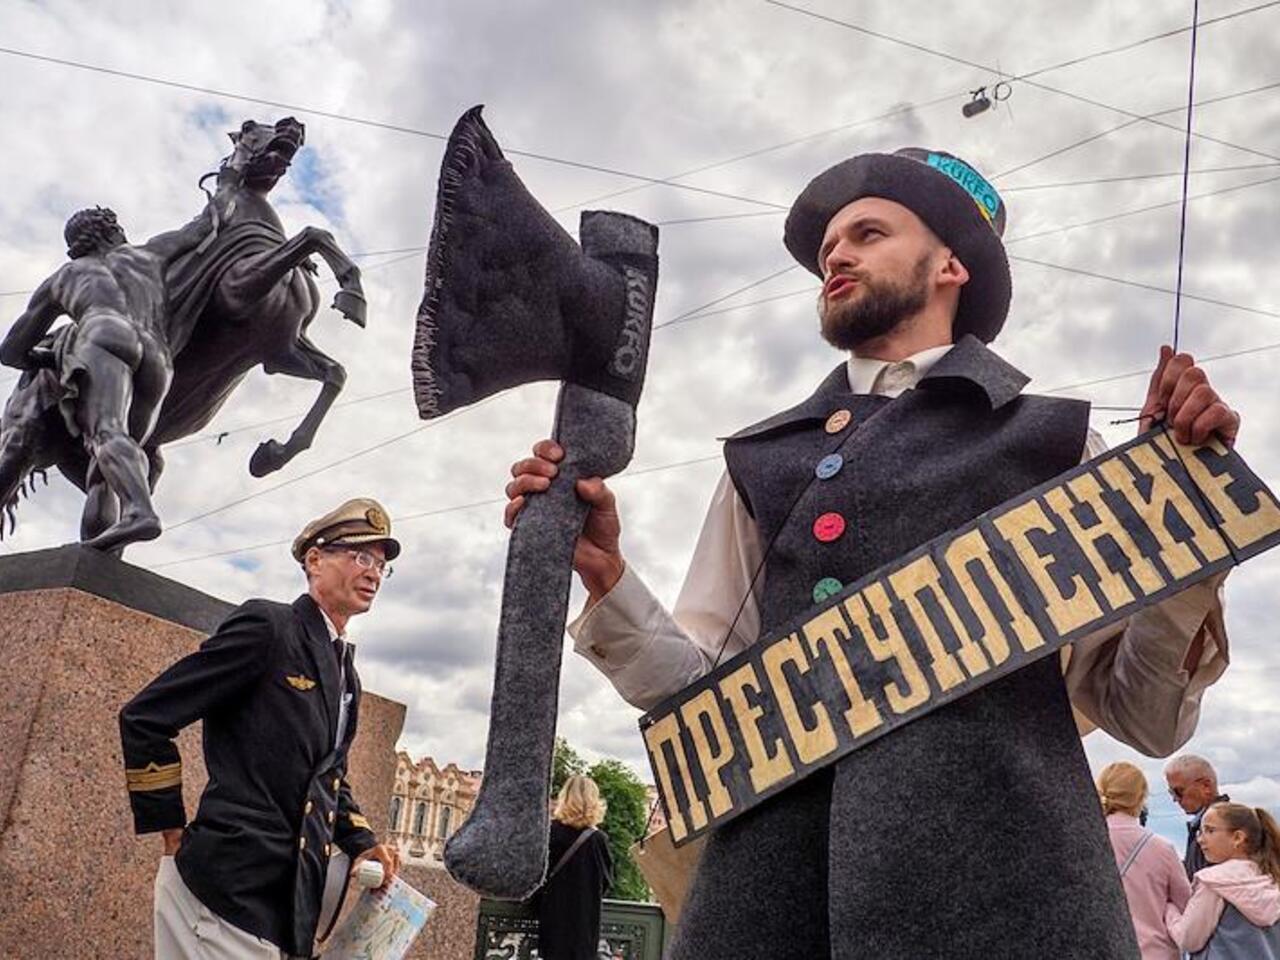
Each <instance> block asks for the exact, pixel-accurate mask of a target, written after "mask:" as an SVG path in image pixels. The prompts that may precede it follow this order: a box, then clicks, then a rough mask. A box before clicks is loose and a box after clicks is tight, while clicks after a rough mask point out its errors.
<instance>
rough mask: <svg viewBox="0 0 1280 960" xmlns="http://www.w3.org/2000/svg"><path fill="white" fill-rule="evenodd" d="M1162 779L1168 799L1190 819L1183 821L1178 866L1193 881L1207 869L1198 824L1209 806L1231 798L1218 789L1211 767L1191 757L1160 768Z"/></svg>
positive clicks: (1215, 774)
mask: <svg viewBox="0 0 1280 960" xmlns="http://www.w3.org/2000/svg"><path fill="white" fill-rule="evenodd" d="M1164 779H1165V783H1166V784H1167V785H1168V787H1169V796H1170V797H1172V798H1173V801H1174V803H1176V804H1177V805H1178V806H1180V807H1181V808H1182V810H1183V812H1184V813H1187V814H1189V815H1190V817H1191V819H1190V820H1188V821H1187V852H1186V854H1185V855H1184V856H1183V858H1182V862H1183V865H1184V866H1185V867H1186V869H1187V878H1188V879H1190V880H1194V879H1195V877H1196V874H1197V873H1199V872H1200V871H1201V870H1203V869H1204V868H1205V867H1207V866H1208V865H1209V861H1208V860H1206V859H1205V856H1204V850H1203V849H1201V847H1200V821H1201V820H1203V819H1204V814H1205V811H1206V810H1208V809H1209V808H1210V807H1211V806H1213V804H1215V803H1226V802H1228V801H1229V800H1230V799H1231V798H1230V797H1229V796H1227V795H1226V794H1225V793H1223V792H1221V791H1220V790H1219V789H1218V771H1216V770H1214V769H1213V764H1211V763H1210V762H1209V761H1208V760H1206V759H1205V758H1204V757H1197V756H1196V755H1195V754H1192V753H1183V754H1180V755H1179V756H1176V757H1174V758H1173V759H1172V760H1170V761H1169V763H1168V764H1167V765H1166V766H1165V768H1164Z"/></svg>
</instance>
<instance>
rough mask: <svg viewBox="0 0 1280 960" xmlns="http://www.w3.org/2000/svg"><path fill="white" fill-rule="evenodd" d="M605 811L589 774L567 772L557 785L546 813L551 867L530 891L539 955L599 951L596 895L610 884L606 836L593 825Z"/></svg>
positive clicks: (571, 958) (574, 956) (579, 956)
mask: <svg viewBox="0 0 1280 960" xmlns="http://www.w3.org/2000/svg"><path fill="white" fill-rule="evenodd" d="M604 812H605V802H604V800H603V799H602V798H601V797H600V788H599V787H597V786H596V782H595V781H594V780H592V779H591V778H590V777H570V778H569V779H568V780H566V781H565V783H564V786H563V787H561V788H560V796H559V798H558V799H557V800H556V807H555V812H554V813H553V814H552V819H551V844H550V847H551V852H550V854H549V856H548V858H547V862H548V863H549V864H550V865H551V869H550V871H549V872H548V874H547V879H546V881H545V882H544V883H543V885H542V888H541V889H540V890H539V891H538V893H537V895H536V897H535V905H536V908H537V911H538V956H540V957H541V958H542V960H596V958H597V957H598V956H599V953H598V951H597V948H598V946H599V943H600V899H601V898H602V897H603V896H604V894H605V891H606V890H608V889H609V887H610V886H611V885H612V884H613V857H612V855H611V854H610V853H609V840H608V838H607V837H606V836H605V835H604V833H603V832H602V831H601V830H599V829H597V827H598V825H599V823H600V821H601V820H603V819H604Z"/></svg>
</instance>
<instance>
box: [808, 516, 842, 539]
mask: <svg viewBox="0 0 1280 960" xmlns="http://www.w3.org/2000/svg"><path fill="white" fill-rule="evenodd" d="M843 533H844V517H842V516H840V514H838V513H824V514H823V515H822V516H820V517H819V518H818V519H817V520H815V521H813V535H814V536H815V537H817V538H818V539H819V540H821V541H822V542H823V543H830V542H831V541H832V540H839V539H840V537H841V535H842V534H843Z"/></svg>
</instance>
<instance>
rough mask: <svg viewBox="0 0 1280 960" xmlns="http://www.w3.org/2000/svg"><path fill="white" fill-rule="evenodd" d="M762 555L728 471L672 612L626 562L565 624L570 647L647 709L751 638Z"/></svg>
mask: <svg viewBox="0 0 1280 960" xmlns="http://www.w3.org/2000/svg"><path fill="white" fill-rule="evenodd" d="M762 555H763V550H762V548H761V545H760V538H759V534H758V532H757V528H756V524H755V521H754V520H753V519H752V518H751V515H750V514H748V513H747V508H746V505H745V504H743V502H742V498H741V497H740V496H738V491H737V488H736V487H734V485H733V481H732V480H731V479H730V478H729V474H728V473H727V472H726V473H724V474H723V475H722V476H721V477H720V482H719V484H718V485H717V486H716V490H715V494H714V495H713V496H712V498H711V506H710V507H709V508H708V510H707V517H706V520H705V521H703V525H702V532H701V533H700V534H699V535H698V543H697V546H695V547H694V550H693V558H692V560H691V561H690V563H689V573H688V574H687V575H686V577H685V581H684V587H683V588H682V589H681V591H680V597H679V599H678V600H677V601H676V606H675V611H674V613H668V612H667V610H666V609H665V608H664V607H663V606H662V604H661V603H660V602H659V601H658V599H657V598H656V597H655V596H654V595H653V593H652V592H651V591H650V590H649V588H648V586H646V585H645V583H644V581H643V580H641V579H640V577H639V575H638V574H637V573H636V572H635V571H634V570H632V569H631V567H630V566H628V567H627V568H626V570H624V571H623V574H622V577H621V579H619V580H618V582H617V584H615V585H614V588H613V589H612V590H610V591H609V593H608V594H606V595H605V596H604V597H602V598H601V599H600V602H599V603H597V604H596V605H595V606H593V607H589V608H587V609H586V610H585V611H583V613H582V615H581V616H579V617H578V618H577V619H576V620H574V621H573V622H571V623H570V624H569V628H568V629H569V636H570V637H572V638H573V641H574V649H575V650H576V651H577V652H578V653H580V654H581V655H582V656H584V657H586V658H587V659H588V660H590V661H591V662H592V663H593V664H595V666H596V668H597V669H598V670H600V672H601V673H603V674H604V675H605V676H606V677H608V678H609V681H610V682H611V683H612V684H613V686H614V688H615V689H616V690H617V691H618V693H620V694H621V695H622V697H623V699H625V700H626V701H627V702H628V703H630V704H632V705H633V706H636V707H639V708H640V709H642V710H647V709H649V708H651V707H653V706H655V705H656V704H658V703H659V702H661V701H662V700H664V699H665V698H667V697H669V696H671V695H672V694H674V693H678V692H679V691H680V690H683V689H684V688H685V687H686V686H688V685H689V684H690V683H693V681H695V680H697V679H698V678H699V677H701V676H702V675H703V674H705V673H707V672H709V671H710V670H711V669H713V667H714V666H715V665H716V664H717V663H723V662H724V661H725V660H727V659H729V658H730V657H732V656H734V655H735V654H737V653H739V652H741V651H742V650H745V649H746V648H747V647H748V646H750V645H751V644H753V643H754V642H755V641H756V638H757V636H758V635H759V631H760V613H759V607H758V605H757V603H756V596H757V595H758V593H759V590H760V587H761V581H760V578H759V577H757V576H756V574H757V570H758V569H759V567H760V562H761V558H762ZM761 575H763V571H761ZM753 579H754V580H755V581H756V582H755V584H754V587H753V584H752V581H753ZM739 608H741V609H739ZM726 638H727V639H726Z"/></svg>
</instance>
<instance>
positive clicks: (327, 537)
mask: <svg viewBox="0 0 1280 960" xmlns="http://www.w3.org/2000/svg"><path fill="white" fill-rule="evenodd" d="M365 543H381V544H383V545H384V548H385V550H386V554H387V559H388V560H394V559H395V558H396V557H397V556H399V555H400V542H399V541H398V540H396V539H395V538H393V537H392V536H391V518H390V517H389V516H387V511H386V510H384V509H382V504H380V503H378V501H377V500H374V499H372V498H370V497H357V498H356V499H355V500H348V501H347V502H346V503H344V504H342V506H340V507H338V508H336V509H334V510H330V511H329V512H328V513H326V514H325V515H324V516H323V517H317V518H316V519H315V520H312V521H311V522H310V523H308V524H307V525H306V526H305V527H303V528H302V532H301V533H300V534H298V536H297V538H296V539H294V541H293V559H295V560H297V561H298V562H299V563H301V562H302V558H303V557H305V556H306V555H307V551H308V550H310V549H311V548H312V547H329V546H339V545H341V546H357V545H359V544H365Z"/></svg>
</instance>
